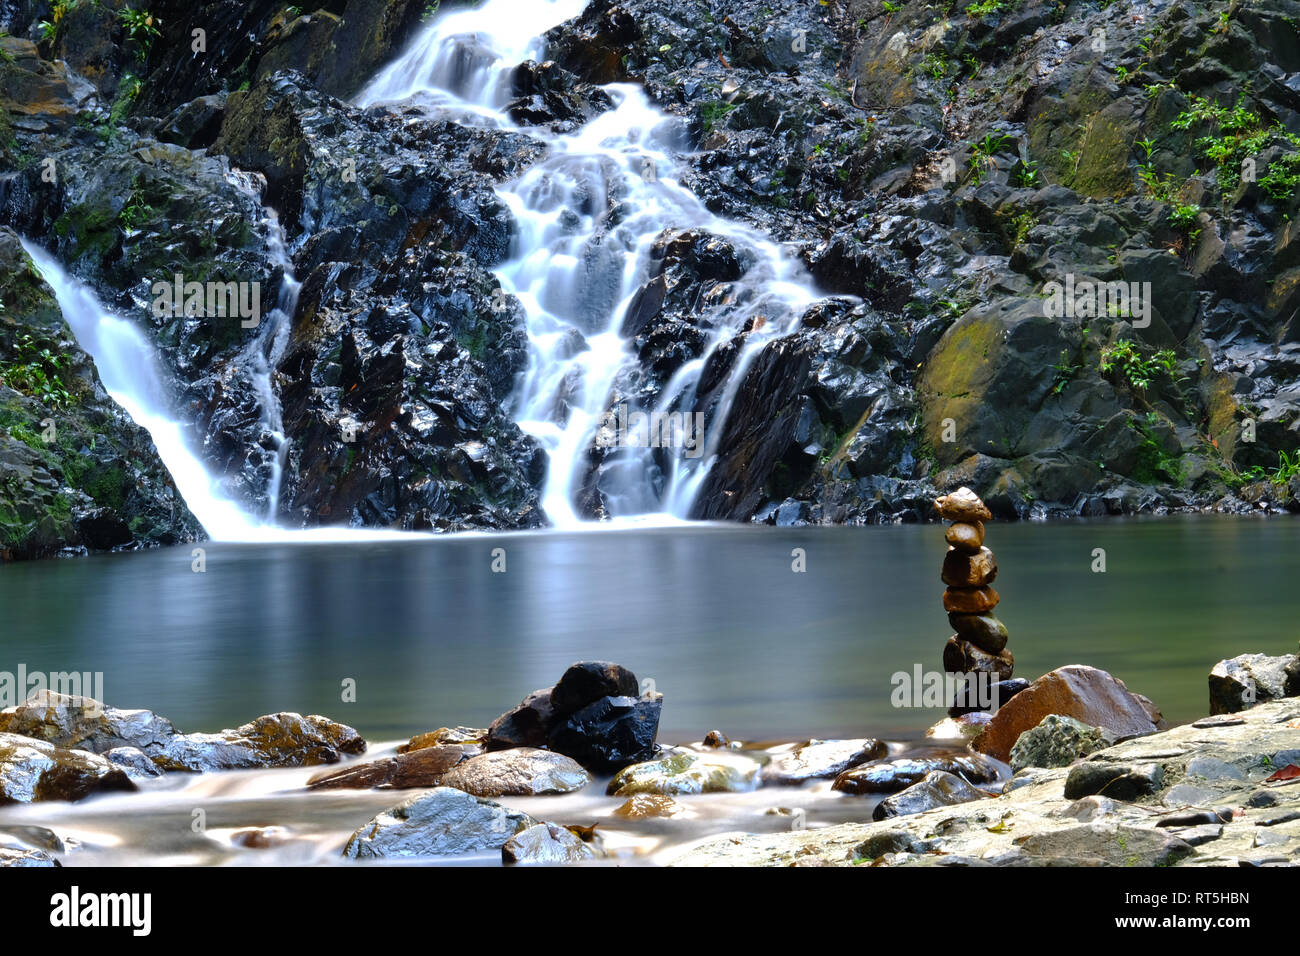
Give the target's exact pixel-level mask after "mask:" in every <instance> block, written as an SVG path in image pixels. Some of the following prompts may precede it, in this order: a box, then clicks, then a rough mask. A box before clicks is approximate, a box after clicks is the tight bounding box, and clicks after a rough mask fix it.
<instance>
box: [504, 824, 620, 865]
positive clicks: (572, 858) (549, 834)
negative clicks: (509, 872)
mask: <svg viewBox="0 0 1300 956" xmlns="http://www.w3.org/2000/svg"><path fill="white" fill-rule="evenodd" d="M599 855H600V854H598V853H597V852H596V851H595V849H594V848H593V847H592V846H591V845H590V844H589V843H585V842H583V840H582V839H581V838H580V837H578V836H577V835H576V834H575V833H574V832H573V831H572V830H569V829H567V828H566V827H562V826H560V825H559V824H556V823H539V824H537V825H536V826H531V827H529V828H528V829H526V830H520V831H519V832H518V833H516V834H515V835H514V836H512V837H511V838H510V839H509V840H507V841H506V842H505V845H504V846H502V847H501V860H502V862H505V863H543V864H556V863H582V862H584V861H585V860H594V859H596V858H597V857H598V856H599Z"/></svg>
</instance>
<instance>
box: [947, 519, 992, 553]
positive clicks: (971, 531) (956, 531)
mask: <svg viewBox="0 0 1300 956" xmlns="http://www.w3.org/2000/svg"><path fill="white" fill-rule="evenodd" d="M943 538H944V540H945V541H947V542H948V543H949V544H950V545H952V546H953V547H954V548H956V549H957V550H959V551H970V552H975V551H978V550H979V549H980V546H981V545H982V544H984V522H982V521H957V522H954V523H953V524H950V525H948V528H947V530H946V531H944V533H943Z"/></svg>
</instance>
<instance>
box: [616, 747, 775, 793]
mask: <svg viewBox="0 0 1300 956" xmlns="http://www.w3.org/2000/svg"><path fill="white" fill-rule="evenodd" d="M759 768H760V764H759V763H758V761H757V760H753V759H751V758H749V757H742V756H740V755H739V754H729V753H712V754H697V753H690V752H686V753H678V754H673V755H672V756H671V757H664V758H663V759H661V760H652V761H648V762H646V763H637V764H633V765H632V766H630V767H624V768H623V769H622V770H620V771H619V772H618V774H616V775H615V777H614V779H613V780H611V781H610V782H609V787H608V788H607V789H606V793H608V794H609V795H610V796H613V797H630V796H632V795H633V794H637V793H659V794H682V793H744V792H746V791H749V790H753V789H754V788H755V787H757V786H758V772H759Z"/></svg>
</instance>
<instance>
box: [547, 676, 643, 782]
mask: <svg viewBox="0 0 1300 956" xmlns="http://www.w3.org/2000/svg"><path fill="white" fill-rule="evenodd" d="M663 706H664V697H663V694H655V695H654V696H653V697H640V698H638V697H602V698H601V699H600V700H598V701H596V702H595V703H594V704H589V705H587V706H586V707H584V708H582V709H581V710H579V711H577V712H575V713H573V714H570V715H569V716H568V717H567V718H565V720H564V721H563V722H562V723H561V724H560V725H559V726H557V727H556V728H555V729H554V730H552V731H551V735H550V738H549V745H550V749H551V750H554V751H556V752H557V753H562V754H564V755H565V756H567V757H572V758H573V759H574V760H576V761H578V763H580V764H582V765H583V766H584V767H586V768H588V769H589V770H593V771H595V772H596V773H614V772H615V771H618V770H621V769H623V768H624V767H626V766H627V765H628V764H632V763H638V762H640V761H643V760H649V759H650V758H652V757H653V756H654V755H655V753H656V750H657V748H656V746H655V736H656V734H658V732H659V714H660V713H661V712H662V710H663Z"/></svg>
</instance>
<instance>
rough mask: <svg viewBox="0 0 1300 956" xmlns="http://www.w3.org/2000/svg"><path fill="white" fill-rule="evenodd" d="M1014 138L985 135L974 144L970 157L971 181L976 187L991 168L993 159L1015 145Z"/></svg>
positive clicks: (998, 134)
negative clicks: (1000, 152)
mask: <svg viewBox="0 0 1300 956" xmlns="http://www.w3.org/2000/svg"><path fill="white" fill-rule="evenodd" d="M1015 141H1016V140H1015V137H1014V136H1008V135H1007V134H1005V133H985V134H984V138H983V139H982V140H980V141H979V142H977V143H976V144H975V147H974V149H973V150H972V151H971V156H970V169H971V181H972V182H974V183H975V185H976V186H978V185H979V184H980V183H981V182H983V181H984V177H985V175H987V174H988V172H989V170H991V169H992V168H993V157H994V156H996V155H997V153H998V152H999V151H1001V150H1003V149H1005V148H1006V147H1007V146H1010V145H1012V144H1014V143H1015Z"/></svg>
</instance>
